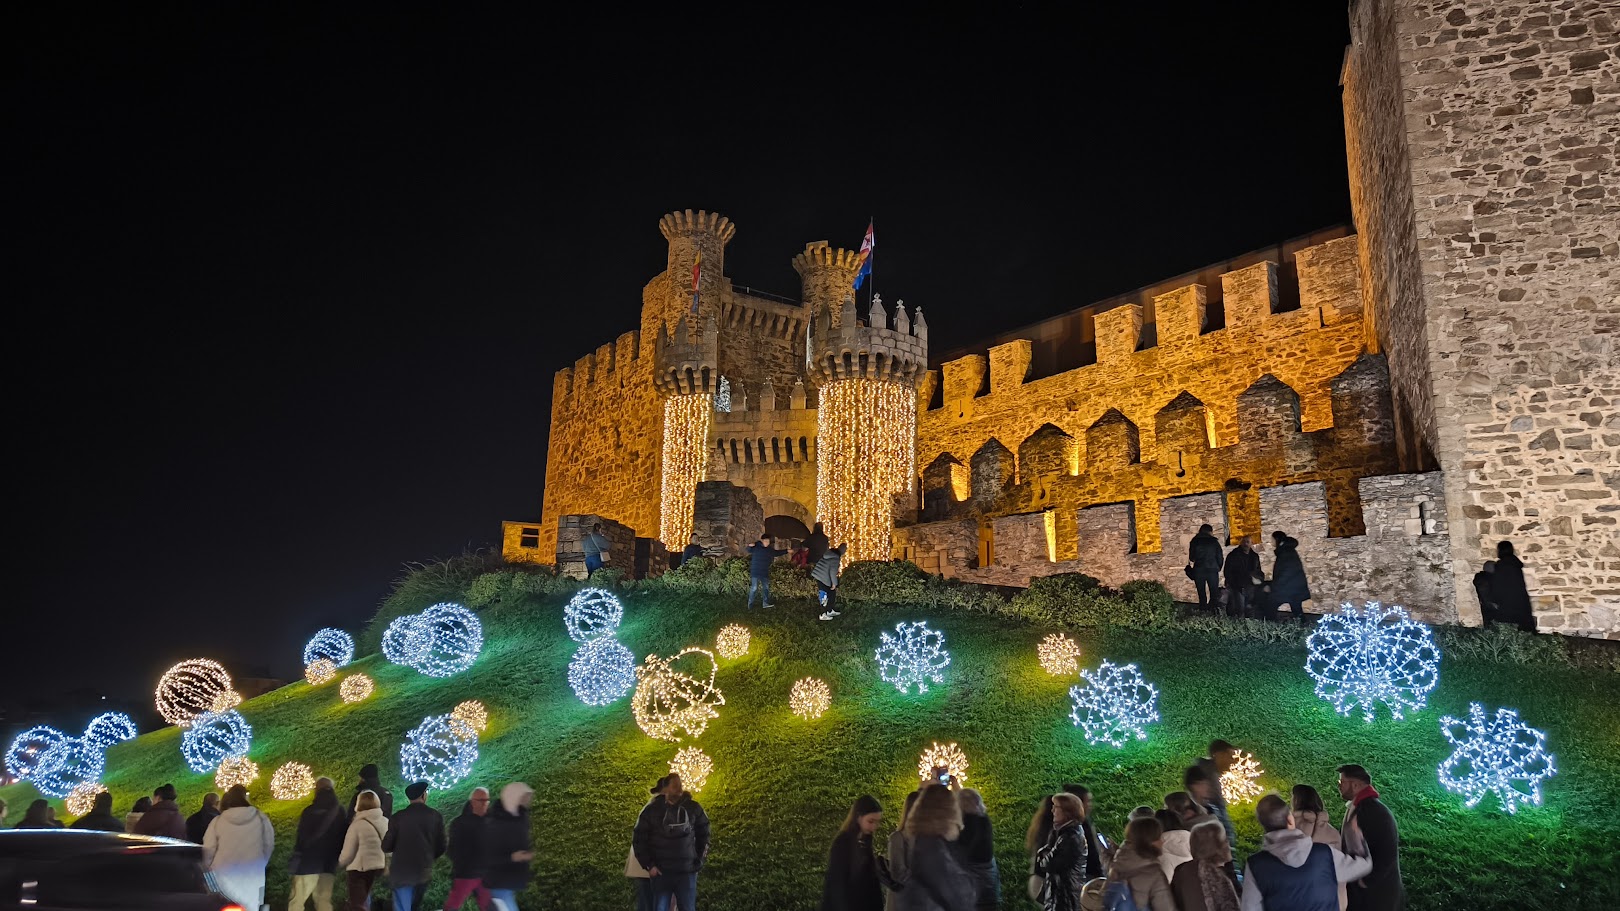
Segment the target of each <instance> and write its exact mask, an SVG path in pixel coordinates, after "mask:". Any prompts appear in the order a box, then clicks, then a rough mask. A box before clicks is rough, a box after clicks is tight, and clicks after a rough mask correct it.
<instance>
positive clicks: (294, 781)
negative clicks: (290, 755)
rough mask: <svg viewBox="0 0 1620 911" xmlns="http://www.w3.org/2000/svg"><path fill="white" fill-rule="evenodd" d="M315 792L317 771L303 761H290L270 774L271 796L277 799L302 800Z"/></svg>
mask: <svg viewBox="0 0 1620 911" xmlns="http://www.w3.org/2000/svg"><path fill="white" fill-rule="evenodd" d="M314 792H315V773H314V772H313V771H311V770H310V768H309V766H307V765H304V764H303V763H301V762H289V763H287V764H285V765H283V766H282V767H281V768H279V769H276V773H275V774H274V775H271V776H270V796H271V797H274V798H275V799H277V800H301V799H302V798H305V797H308V796H309V795H310V794H313V793H314Z"/></svg>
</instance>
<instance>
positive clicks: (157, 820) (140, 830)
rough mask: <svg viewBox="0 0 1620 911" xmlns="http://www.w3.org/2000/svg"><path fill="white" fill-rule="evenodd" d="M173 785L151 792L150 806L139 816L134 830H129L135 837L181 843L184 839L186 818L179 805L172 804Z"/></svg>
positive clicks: (163, 786)
mask: <svg viewBox="0 0 1620 911" xmlns="http://www.w3.org/2000/svg"><path fill="white" fill-rule="evenodd" d="M174 796H175V791H174V785H172V784H166V785H162V786H160V787H159V788H158V789H157V790H156V791H153V792H152V801H153V802H152V806H151V808H150V809H148V810H147V811H146V812H145V813H143V814H141V818H140V820H139V821H137V822H136V823H135V828H133V829H130V831H131V832H133V833H135V834H136V835H159V836H162V837H163V838H177V839H180V840H181V841H184V840H185V837H186V817H185V814H184V813H181V812H180V805H179V804H177V803H175V802H174Z"/></svg>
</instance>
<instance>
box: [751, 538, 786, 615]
mask: <svg viewBox="0 0 1620 911" xmlns="http://www.w3.org/2000/svg"><path fill="white" fill-rule="evenodd" d="M785 556H787V551H786V550H777V548H776V539H775V538H773V537H771V534H770V532H766V533H765V534H763V535H760V536H759V540H758V541H757V542H755V543H753V544H750V545H748V606H749V607H750V608H752V607H753V606H754V592H759V593H760V596H759V603H760V606H761V607H766V608H771V607H775V606H776V605H774V604H772V603H771V564H772V563H774V562H775V561H776V558H777V557H785Z"/></svg>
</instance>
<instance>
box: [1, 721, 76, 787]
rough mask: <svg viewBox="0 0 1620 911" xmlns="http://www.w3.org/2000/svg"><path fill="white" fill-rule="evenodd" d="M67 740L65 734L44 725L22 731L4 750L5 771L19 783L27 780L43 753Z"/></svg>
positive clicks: (36, 767)
mask: <svg viewBox="0 0 1620 911" xmlns="http://www.w3.org/2000/svg"><path fill="white" fill-rule="evenodd" d="M67 739H69V738H68V735H67V734H64V733H62V732H61V731H58V730H57V729H56V728H53V727H51V726H49V725H44V724H41V725H36V726H34V727H31V728H29V729H28V730H26V731H23V732H22V733H21V734H18V735H17V736H16V737H14V738H12V740H11V745H10V746H9V747H7V748H6V770H7V771H9V772H10V773H11V775H12V777H14V778H16V779H17V780H19V781H25V780H27V779H28V778H30V777H31V776H32V775H33V774H34V771H35V770H36V769H38V768H39V762H40V760H41V759H42V758H44V756H45V752H46V751H47V750H49V749H50V748H51V747H53V746H56V745H57V744H58V743H61V742H62V741H64V740H67Z"/></svg>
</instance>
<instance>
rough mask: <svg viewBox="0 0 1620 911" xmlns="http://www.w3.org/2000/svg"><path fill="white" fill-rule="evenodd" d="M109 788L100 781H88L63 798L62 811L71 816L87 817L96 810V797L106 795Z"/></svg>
mask: <svg viewBox="0 0 1620 911" xmlns="http://www.w3.org/2000/svg"><path fill="white" fill-rule="evenodd" d="M106 792H107V786H106V785H104V784H102V783H101V782H99V781H87V782H85V783H84V784H81V785H79V786H78V787H76V788H74V789H73V790H71V791H69V792H68V796H66V797H64V798H62V809H64V810H67V811H68V815H70V816H86V815H88V814H89V813H90V812H91V811H92V810H94V809H95V808H96V795H98V794H105V793H106Z"/></svg>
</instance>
